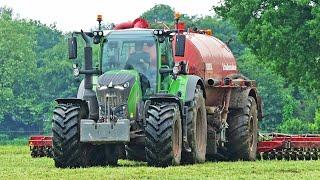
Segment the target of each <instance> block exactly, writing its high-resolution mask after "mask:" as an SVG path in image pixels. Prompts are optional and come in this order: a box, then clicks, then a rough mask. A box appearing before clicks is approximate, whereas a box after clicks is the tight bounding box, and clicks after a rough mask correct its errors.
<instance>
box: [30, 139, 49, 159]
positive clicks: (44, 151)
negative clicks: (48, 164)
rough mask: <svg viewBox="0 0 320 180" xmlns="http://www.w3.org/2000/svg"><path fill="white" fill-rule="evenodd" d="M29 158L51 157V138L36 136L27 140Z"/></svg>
mask: <svg viewBox="0 0 320 180" xmlns="http://www.w3.org/2000/svg"><path fill="white" fill-rule="evenodd" d="M29 147H30V151H31V157H33V158H36V157H50V158H51V157H53V152H52V137H51V136H43V135H36V136H31V137H30V138H29Z"/></svg>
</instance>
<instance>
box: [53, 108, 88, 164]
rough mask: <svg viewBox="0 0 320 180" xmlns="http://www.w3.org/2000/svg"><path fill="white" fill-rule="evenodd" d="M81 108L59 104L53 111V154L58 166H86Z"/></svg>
mask: <svg viewBox="0 0 320 180" xmlns="http://www.w3.org/2000/svg"><path fill="white" fill-rule="evenodd" d="M79 119H80V108H79V107H78V106H75V105H66V104H59V105H58V106H57V107H56V108H55V110H54V113H53V120H52V132H53V138H52V142H53V154H54V157H53V159H54V162H55V166H56V167H58V168H66V167H70V168H73V167H81V166H86V165H87V163H86V159H87V156H86V148H85V145H84V144H81V143H80V127H79Z"/></svg>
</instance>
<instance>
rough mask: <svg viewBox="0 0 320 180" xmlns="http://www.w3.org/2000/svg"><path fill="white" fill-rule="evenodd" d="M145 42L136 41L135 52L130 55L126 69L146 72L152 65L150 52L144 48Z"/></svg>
mask: <svg viewBox="0 0 320 180" xmlns="http://www.w3.org/2000/svg"><path fill="white" fill-rule="evenodd" d="M143 47H144V42H142V41H137V42H136V43H135V52H133V53H132V54H130V55H129V57H128V60H127V62H126V65H125V69H136V70H138V71H139V72H140V73H146V72H147V71H148V69H149V66H150V54H149V53H147V52H145V51H144V50H143Z"/></svg>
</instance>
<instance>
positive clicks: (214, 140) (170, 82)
mask: <svg viewBox="0 0 320 180" xmlns="http://www.w3.org/2000/svg"><path fill="white" fill-rule="evenodd" d="M175 20H176V22H175V29H171V30H170V29H149V28H148V27H149V25H148V22H146V21H145V20H144V19H141V18H138V19H136V20H135V21H133V22H126V23H122V24H118V25H117V26H115V27H114V28H113V29H112V30H101V21H102V18H101V16H98V22H99V30H97V31H93V32H83V31H81V32H74V33H73V36H72V37H71V38H69V42H68V44H69V58H70V59H76V58H77V36H78V35H81V37H82V39H83V40H84V42H85V47H84V69H79V68H78V67H77V66H76V65H74V75H75V76H78V75H79V74H84V80H83V81H82V82H81V84H80V87H79V90H78V94H77V98H73V99H72V98H69V99H57V100H56V102H57V103H58V105H57V107H56V108H55V110H54V115H53V127H52V131H53V153H54V161H55V166H56V167H61V168H65V167H86V166H94V165H100V166H102V165H116V164H117V161H118V158H119V152H120V149H122V148H123V147H125V151H126V155H127V158H128V159H133V160H142V161H146V162H147V163H148V165H151V166H159V167H166V166H170V165H179V164H185V163H188V164H192V163H201V162H204V161H205V160H206V159H228V160H238V159H241V160H254V159H255V158H256V152H257V129H258V120H260V119H262V110H261V100H260V97H259V96H258V94H257V89H256V83H255V81H252V80H249V79H247V78H246V77H244V76H243V75H241V74H239V72H238V70H237V66H236V60H235V58H234V56H233V54H232V53H231V51H230V49H229V48H228V47H227V45H226V44H224V43H223V42H221V41H220V40H219V39H217V38H215V37H213V36H212V35H211V32H210V31H207V30H197V29H196V28H194V29H193V30H190V29H188V30H185V27H184V23H183V22H179V15H178V14H176V16H175ZM93 44H96V45H98V46H99V47H100V53H99V57H97V59H98V61H99V65H98V67H96V68H93V60H92V59H93V57H92V56H93V53H92V46H93Z"/></svg>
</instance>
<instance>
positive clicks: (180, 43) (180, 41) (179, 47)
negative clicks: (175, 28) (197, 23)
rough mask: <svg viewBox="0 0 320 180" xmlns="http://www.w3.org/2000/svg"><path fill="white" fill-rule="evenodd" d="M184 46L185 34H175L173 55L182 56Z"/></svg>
mask: <svg viewBox="0 0 320 180" xmlns="http://www.w3.org/2000/svg"><path fill="white" fill-rule="evenodd" d="M185 46H186V36H185V35H183V34H178V35H176V51H175V56H181V57H183V56H184V51H185Z"/></svg>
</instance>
